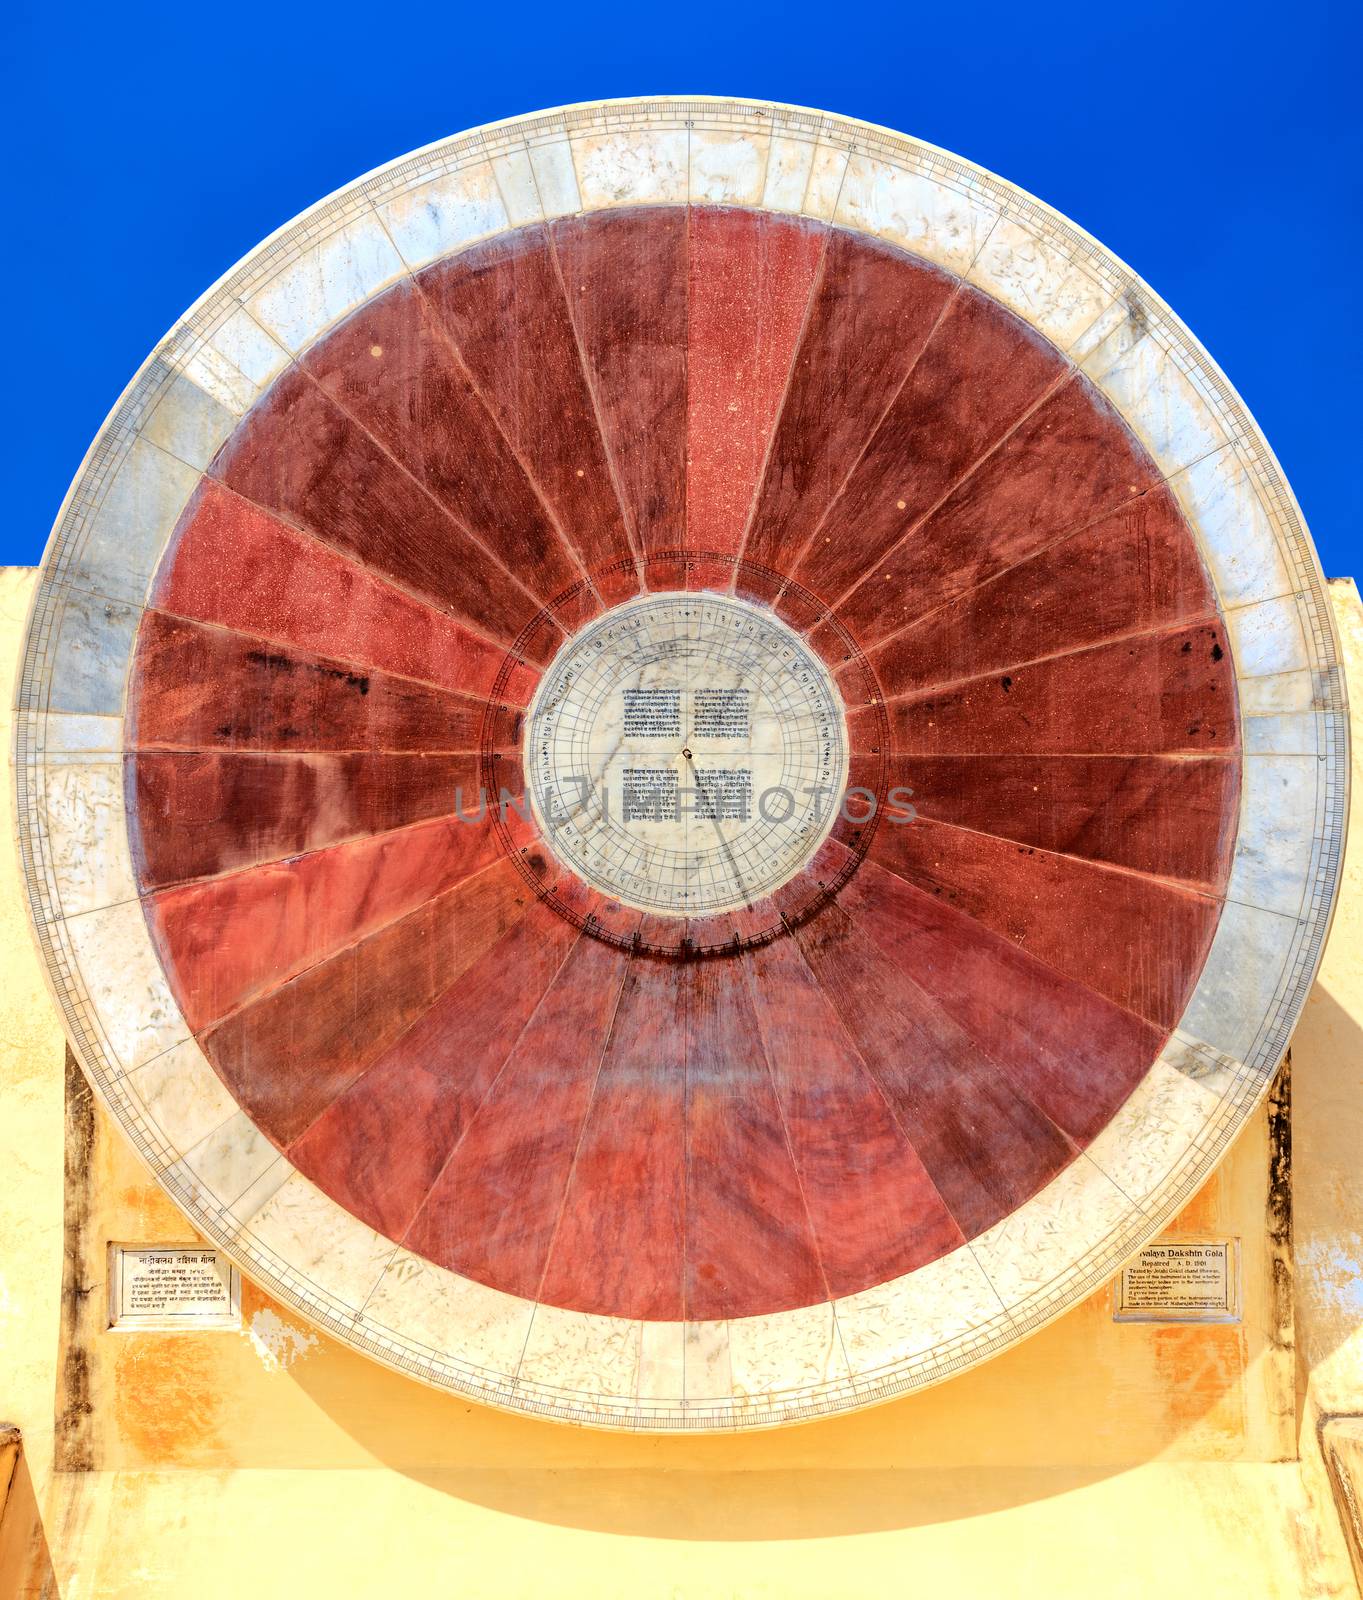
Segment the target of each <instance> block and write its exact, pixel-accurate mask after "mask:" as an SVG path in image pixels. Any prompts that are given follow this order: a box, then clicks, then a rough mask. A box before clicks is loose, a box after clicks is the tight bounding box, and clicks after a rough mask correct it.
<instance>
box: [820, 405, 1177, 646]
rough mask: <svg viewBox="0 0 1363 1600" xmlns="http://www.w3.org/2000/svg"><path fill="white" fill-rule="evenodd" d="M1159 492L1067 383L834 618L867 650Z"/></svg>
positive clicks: (1112, 418)
mask: <svg viewBox="0 0 1363 1600" xmlns="http://www.w3.org/2000/svg"><path fill="white" fill-rule="evenodd" d="M1158 484H1159V474H1158V472H1157V471H1156V470H1155V466H1154V463H1153V462H1152V461H1151V460H1150V458H1149V457H1148V456H1147V455H1146V453H1145V451H1144V450H1143V449H1142V448H1141V446H1140V444H1139V443H1137V441H1136V439H1135V437H1134V436H1133V434H1132V433H1131V431H1130V429H1129V428H1128V427H1127V426H1126V424H1125V423H1124V422H1123V421H1122V420H1121V418H1120V417H1119V416H1118V415H1117V413H1116V412H1115V411H1114V410H1113V409H1112V407H1111V406H1109V405H1108V403H1107V402H1106V401H1105V400H1104V399H1103V397H1102V395H1101V394H1100V393H1099V392H1098V390H1097V389H1095V388H1094V386H1093V385H1092V384H1091V383H1089V381H1088V380H1087V379H1086V378H1083V377H1080V376H1077V375H1076V376H1075V377H1073V378H1071V379H1070V380H1069V382H1067V383H1064V384H1062V385H1061V386H1060V388H1059V389H1057V390H1056V391H1055V393H1054V394H1053V395H1051V396H1050V397H1049V398H1048V399H1047V400H1045V401H1044V402H1043V403H1042V404H1041V405H1039V406H1038V407H1037V408H1036V410H1035V411H1033V412H1032V413H1031V414H1030V415H1029V416H1028V417H1027V418H1026V420H1025V421H1024V422H1022V423H1021V424H1020V425H1019V426H1018V427H1017V428H1016V429H1015V430H1014V431H1013V432H1012V433H1011V434H1009V436H1008V437H1007V439H1005V440H1004V442H1003V443H1002V444H1001V445H1000V446H999V447H998V449H997V450H995V451H994V452H993V453H992V454H991V455H989V456H987V457H986V458H985V459H984V460H983V461H982V462H981V463H980V465H979V466H978V467H977V468H976V469H975V471H974V472H972V473H971V474H970V475H969V476H968V477H967V478H966V479H965V481H964V482H963V483H962V484H961V485H960V487H959V488H957V489H956V490H954V491H953V492H952V494H951V495H950V496H949V497H948V498H947V499H946V500H945V501H944V502H943V503H942V505H941V506H940V507H939V508H938V509H937V510H936V511H934V512H933V513H932V515H931V516H930V517H928V519H927V520H926V521H925V522H924V523H923V524H922V525H921V526H920V527H917V528H914V529H913V530H912V531H911V532H910V533H909V534H908V535H907V537H906V538H904V539H903V540H902V541H901V543H900V544H899V545H897V546H896V547H895V549H894V550H893V551H891V552H889V553H888V554H887V555H886V556H885V557H884V558H883V559H882V560H881V561H879V562H878V563H877V565H876V567H875V570H874V571H873V572H871V573H869V574H868V575H867V576H866V578H865V579H864V580H863V582H862V584H861V585H860V587H859V588H857V589H856V590H855V591H854V592H853V593H852V594H851V595H849V597H848V599H847V601H846V603H845V604H844V605H843V606H841V607H840V608H839V612H840V615H841V616H842V618H843V621H844V622H846V623H847V625H848V626H849V627H850V628H851V629H852V631H853V633H855V634H856V635H857V637H858V638H859V639H860V641H861V643H862V646H863V648H869V647H870V646H871V645H873V644H875V643H876V642H877V641H878V640H881V639H884V638H886V637H887V636H888V635H889V634H891V633H893V632H896V631H897V630H898V629H900V628H902V627H904V626H905V624H907V623H909V622H911V621H913V620H914V619H915V618H916V617H921V616H923V615H925V614H926V613H927V612H929V611H931V610H933V609H934V608H935V607H937V606H939V605H942V604H944V603H945V602H946V601H948V600H950V599H952V598H954V597H955V596H956V595H959V594H964V593H965V592H966V591H967V590H969V589H973V588H974V587H975V586H976V585H977V584H980V583H983V582H984V581H985V580H986V579H987V578H991V577H993V576H994V575H995V574H997V573H999V572H1002V571H1003V570H1004V569H1005V568H1007V567H1011V566H1012V565H1014V564H1015V563H1016V562H1018V561H1022V560H1024V559H1025V558H1026V557H1028V556H1030V555H1032V554H1034V553H1035V552H1036V551H1037V550H1039V549H1041V547H1042V546H1043V545H1045V544H1048V543H1049V542H1050V541H1051V540H1052V539H1056V538H1059V537H1060V536H1061V535H1062V534H1065V533H1069V532H1072V531H1074V530H1077V529H1078V528H1081V527H1083V526H1085V525H1086V524H1088V523H1090V522H1093V521H1095V520H1096V519H1097V518H1098V517H1101V516H1104V515H1106V514H1107V513H1108V512H1110V511H1112V510H1114V509H1115V508H1116V507H1118V506H1120V505H1122V504H1123V503H1124V502H1125V501H1127V500H1131V499H1134V498H1135V497H1136V496H1137V495H1139V494H1143V493H1146V492H1147V491H1149V490H1151V489H1154V488H1156V487H1157V486H1158ZM887 573H888V574H889V581H888V582H887V581H886V576H885V575H886V574H887ZM883 591H888V593H889V595H890V596H891V598H890V599H889V600H887V598H886V593H885V592H883Z"/></svg>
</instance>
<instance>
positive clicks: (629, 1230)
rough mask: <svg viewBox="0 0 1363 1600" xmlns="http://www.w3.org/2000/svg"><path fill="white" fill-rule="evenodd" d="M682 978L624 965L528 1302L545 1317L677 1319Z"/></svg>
mask: <svg viewBox="0 0 1363 1600" xmlns="http://www.w3.org/2000/svg"><path fill="white" fill-rule="evenodd" d="M684 970H685V969H684V968H683V966H682V965H681V964H679V963H677V962H674V961H653V960H642V961H632V962H631V963H630V966H629V971H628V973H627V974H626V977H625V986H624V990H623V992H622V994H621V996H620V1005H619V1009H618V1011H617V1012H616V1018H615V1025H614V1027H613V1029H612V1031H611V1038H610V1044H609V1046H608V1047H607V1050H606V1054H605V1058H604V1060H603V1061H602V1064H601V1074H600V1077H599V1078H598V1080H597V1085H596V1092H595V1094H594V1095H593V1097H592V1104H591V1109H590V1110H589V1112H588V1114H587V1122H586V1126H585V1128H584V1130H583V1135H582V1142H581V1145H580V1146H579V1149H578V1152H577V1157H576V1160H575V1162H574V1165H573V1171H572V1176H571V1177H570V1179H569V1183H568V1192H567V1196H566V1199H565V1201H564V1207H563V1215H562V1218H561V1220H560V1222H559V1226H558V1231H557V1233H556V1235H555V1238H554V1243H553V1247H552V1248H551V1250H550V1252H549V1262H548V1265H547V1267H546V1269H545V1274H544V1283H543V1286H542V1288H541V1290H540V1297H541V1299H543V1300H545V1301H547V1302H548V1304H550V1305H556V1306H568V1307H571V1308H573V1309H575V1310H579V1311H599V1312H602V1313H604V1314H608V1315H611V1316H617V1317H649V1318H657V1319H661V1320H665V1321H680V1320H681V1319H682V1318H683V1317H684V1316H685V1315H686V1310H685V1304H684V1300H683V1292H682V1286H683V1277H684V1272H685V1255H684V1249H683V1241H684V1239H685V1237H686V1206H685V1189H686V1175H685V1174H686V1021H685V994H684V988H683V981H684V980H683V976H682V975H683V972H684Z"/></svg>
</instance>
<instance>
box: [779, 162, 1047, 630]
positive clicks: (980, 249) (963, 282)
mask: <svg viewBox="0 0 1363 1600" xmlns="http://www.w3.org/2000/svg"><path fill="white" fill-rule="evenodd" d="M851 164H852V160H851V155H850V153H849V155H848V159H847V162H846V164H845V165H844V167H843V169H842V177H841V178H840V179H839V180H838V198H837V200H835V201H834V204H833V215H834V216H836V215H837V213H838V203H839V202H840V201H841V199H842V189H843V184H844V183H845V182H846V179H847V168H848V167H850V166H851ZM812 170H813V169H812V168H811V171H812ZM998 225H999V219H998V218H997V217H995V219H994V220H993V222H991V223H990V224H989V228H988V230H987V231H986V233H985V235H984V238H983V239H981V240H980V242H979V245H978V246H977V247H976V250H975V253H974V255H973V256H971V258H970V265H969V266H968V267H967V268H966V269H965V271H964V272H963V273H961V274H960V275H959V276H958V277H957V283H956V287H955V288H954V289H953V290H952V292H951V293H950V294H949V295H948V296H947V299H946V302H945V304H944V305H943V307H942V310H941V311H940V312H939V313H938V315H937V317H936V319H935V321H934V322H933V325H932V327H931V329H930V330H929V331H928V336H927V338H926V339H925V340H924V341H923V346H922V349H920V350H919V352H918V354H917V355H916V356H915V357H914V358H913V361H912V362H911V363H910V366H909V369H908V371H907V372H906V373H905V374H904V376H903V378H902V379H901V380H900V382H899V385H898V387H897V388H896V389H895V392H894V395H893V397H892V398H891V400H890V403H889V405H887V406H886V407H885V409H884V411H882V412H881V414H880V418H879V420H878V421H877V423H876V425H875V427H874V428H873V429H872V430H871V431H870V433H868V434H867V436H866V438H865V440H864V441H863V443H862V446H861V449H860V450H859V451H858V452H857V459H856V461H854V462H853V463H852V467H851V468H850V469H849V470H848V473H847V476H846V477H845V478H844V479H843V481H842V483H841V484H840V485H839V486H838V490H837V493H836V494H834V495H833V497H832V499H830V500H829V502H828V504H827V505H826V506H825V507H824V511H823V515H822V516H821V517H820V518H819V522H818V526H817V527H816V528H815V529H814V530H813V532H812V533H811V534H810V535H809V537H808V538H807V539H806V540H805V542H804V545H803V546H802V547H801V549H800V551H799V553H798V555H797V556H796V558H795V560H793V561H791V562H790V563H789V564H788V566H787V575H788V581H789V574H792V573H794V572H795V571H796V569H797V568H798V567H799V564H800V562H801V561H803V560H804V558H805V556H806V554H807V553H808V552H809V550H810V549H811V548H812V546H813V544H814V540H815V538H816V537H817V535H818V533H819V531H820V529H821V528H822V527H823V525H824V523H825V522H826V521H827V520H828V517H829V514H830V513H831V511H832V509H833V507H834V505H835V504H836V503H837V501H838V500H840V499H841V498H842V494H843V491H844V490H845V489H846V487H847V485H848V482H849V481H850V480H851V477H852V472H853V471H855V470H856V467H857V466H858V465H859V464H860V462H861V459H862V457H863V456H864V455H865V454H866V452H867V450H868V449H870V446H871V440H872V439H873V438H874V437H875V436H876V434H877V433H879V431H880V428H881V425H882V424H883V423H884V421H885V418H886V417H887V416H888V415H889V412H890V406H892V405H894V403H895V401H896V400H898V398H899V395H900V391H901V390H902V389H903V387H904V385H905V384H906V383H907V382H908V381H909V378H910V377H911V376H912V375H913V372H914V371H915V370H916V368H917V366H918V363H919V362H920V361H921V360H922V359H923V351H925V350H926V349H927V347H928V345H929V344H930V343H931V342H932V340H933V339H934V338H936V336H937V331H938V329H939V328H940V327H941V326H942V320H943V318H944V317H945V316H946V314H947V312H948V311H949V310H950V309H951V308H952V307H953V306H954V305H955V304H956V302H957V300H958V299H959V298H960V295H961V291H962V290H963V289H964V288H965V287H966V286H967V284H970V274H971V273H972V272H974V270H975V266H976V263H977V262H978V261H979V259H980V257H981V256H982V255H983V254H984V252H985V251H986V249H988V247H989V241H990V240H991V239H992V238H993V237H994V230H995V228H997V227H998ZM877 242H883V241H880V240H879V239H878V240H877ZM891 248H899V247H898V246H892V247H891ZM906 253H907V252H906ZM939 270H941V271H946V270H947V269H946V268H940V269H939ZM970 287H971V288H973V289H975V290H976V291H977V292H978V293H981V294H983V293H984V291H983V290H982V289H980V288H979V286H978V285H977V284H970ZM1060 354H1061V355H1062V357H1063V359H1065V360H1066V361H1068V360H1069V357H1068V355H1067V354H1065V352H1063V351H1062V352H1060ZM786 587H787V585H786V584H782V586H781V590H780V593H779V594H778V595H777V596H776V600H777V603H779V602H780V599H781V595H783V594H784V593H785V591H786ZM828 609H829V610H830V611H831V610H832V609H833V608H832V607H831V606H830V607H828Z"/></svg>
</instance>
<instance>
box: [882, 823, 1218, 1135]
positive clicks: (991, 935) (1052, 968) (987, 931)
mask: <svg viewBox="0 0 1363 1600" xmlns="http://www.w3.org/2000/svg"><path fill="white" fill-rule="evenodd" d="M1010 842H1011V841H1010ZM861 870H862V871H863V872H870V873H871V874H872V875H874V874H875V873H877V872H883V873H884V874H885V876H886V877H887V878H893V879H894V880H895V882H896V883H902V884H903V885H904V887H905V888H906V889H908V890H910V891H911V892H912V893H913V894H915V895H917V896H918V897H919V898H920V899H922V900H923V901H924V902H925V903H926V904H928V905H930V906H936V907H937V908H938V910H939V912H940V910H941V907H942V902H941V901H940V900H938V899H936V898H935V897H934V896H933V895H930V894H928V892H927V891H926V890H925V889H923V888H920V886H919V885H918V884H916V883H913V882H911V881H910V880H909V879H908V878H904V877H901V876H900V875H899V873H897V872H895V871H894V869H893V868H891V867H887V866H885V865H884V864H883V863H881V862H879V861H871V860H866V861H863V862H862V864H861ZM1190 898H1194V899H1199V900H1207V901H1210V902H1212V903H1213V904H1216V903H1219V902H1222V901H1224V899H1225V896H1224V895H1192V896H1190ZM947 909H948V910H950V911H954V912H955V913H956V914H957V915H958V916H961V917H965V918H967V919H968V920H969V921H971V922H972V923H974V924H975V926H976V927H977V928H979V929H980V931H981V932H982V933H983V934H984V935H985V937H986V938H987V939H997V940H999V941H1000V942H1001V943H1002V944H1003V945H1005V946H1006V947H1007V948H1008V949H1009V950H1010V951H1011V952H1012V953H1013V955H1015V956H1023V957H1025V958H1026V959H1027V960H1028V961H1029V962H1034V963H1035V964H1036V965H1037V966H1038V967H1041V968H1044V969H1045V971H1047V972H1049V973H1050V974H1051V975H1052V977H1055V978H1058V979H1059V980H1060V981H1061V982H1062V983H1067V984H1072V985H1073V986H1074V987H1075V988H1076V989H1082V990H1083V991H1084V992H1085V993H1086V994H1091V995H1093V996H1094V998H1095V999H1097V1000H1100V1001H1101V1002H1102V1003H1103V1005H1105V1006H1110V1007H1111V1008H1112V1010H1114V1011H1120V1012H1121V1013H1122V1015H1123V1016H1127V1017H1134V1018H1135V1020H1136V1021H1137V1022H1139V1023H1141V1024H1142V1025H1143V1026H1144V1027H1147V1028H1154V1029H1155V1030H1156V1031H1157V1032H1160V1033H1163V1034H1165V1035H1168V1034H1169V1033H1170V1032H1172V1027H1171V1025H1170V1024H1169V1023H1165V1022H1161V1021H1160V1020H1159V1019H1158V1018H1157V1017H1147V1016H1144V1015H1143V1014H1142V1013H1141V1012H1139V1011H1133V1010H1132V1008H1131V1007H1130V1006H1126V1005H1123V1004H1122V1002H1121V1001H1120V1000H1114V999H1113V998H1112V996H1111V995H1108V994H1104V993H1103V992H1102V990H1101V989H1095V988H1094V987H1093V985H1092V984H1091V983H1085V982H1084V980H1083V979H1082V978H1076V977H1075V976H1074V974H1073V973H1072V972H1064V971H1062V970H1061V969H1060V968H1059V967H1057V966H1056V965H1054V963H1053V962H1050V961H1047V960H1046V958H1045V957H1044V956H1039V955H1037V954H1036V952H1035V951H1034V950H1024V949H1023V948H1022V947H1021V946H1020V945H1016V944H1014V943H1013V942H1012V941H1011V940H1010V939H1008V938H1007V936H1006V935H1004V934H1002V933H1000V932H999V931H998V929H997V928H991V927H990V926H989V924H988V923H987V922H982V921H981V920H980V918H979V917H977V916H975V915H974V913H973V912H970V911H967V910H965V908H964V907H962V906H949V907H948V908H947ZM1214 932H1215V930H1213V933H1214ZM1208 942H1209V943H1210V941H1208ZM872 943H874V941H872ZM875 948H876V949H877V950H879V949H880V946H879V945H878V944H877V945H876V946H875ZM1204 960H1205V957H1204ZM907 981H911V980H907ZM914 987H915V988H918V987H919V986H918V985H917V984H915V985H914ZM919 992H920V993H923V994H926V993H927V991H926V990H923V989H920V991H919ZM929 998H930V999H931V998H932V997H931V996H929ZM933 1004H934V1005H937V1004H938V1002H937V1001H936V1000H934V1001H933ZM939 1009H940V1010H941V1011H942V1014H943V1015H944V1016H950V1012H948V1011H947V1010H946V1009H945V1007H940V1006H939ZM1049 1120H1050V1119H1049V1118H1047V1121H1049ZM1066 1137H1068V1135H1067V1136H1066Z"/></svg>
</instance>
